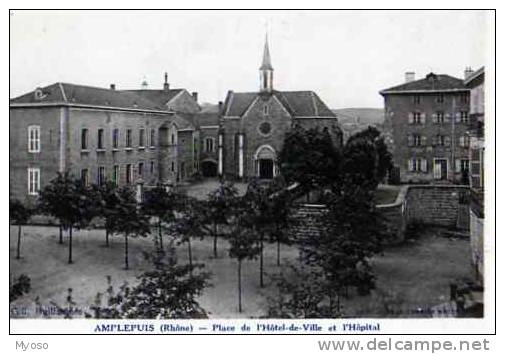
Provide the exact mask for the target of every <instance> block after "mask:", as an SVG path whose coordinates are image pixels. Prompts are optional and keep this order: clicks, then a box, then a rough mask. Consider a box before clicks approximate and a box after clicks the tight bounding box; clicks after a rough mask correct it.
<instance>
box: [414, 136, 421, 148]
mask: <svg viewBox="0 0 505 354" xmlns="http://www.w3.org/2000/svg"><path fill="white" fill-rule="evenodd" d="M413 140H414V141H413V143H414V146H421V144H422V142H421V135H418V134H414V135H413Z"/></svg>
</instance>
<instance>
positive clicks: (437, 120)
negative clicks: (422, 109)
mask: <svg viewBox="0 0 505 354" xmlns="http://www.w3.org/2000/svg"><path fill="white" fill-rule="evenodd" d="M433 122H434V123H437V124H442V123H444V112H437V113H435V116H434V119H433Z"/></svg>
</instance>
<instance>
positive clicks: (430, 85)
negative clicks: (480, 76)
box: [380, 73, 467, 95]
mask: <svg viewBox="0 0 505 354" xmlns="http://www.w3.org/2000/svg"><path fill="white" fill-rule="evenodd" d="M466 89H467V88H466V87H465V84H464V82H463V80H461V79H457V78H455V77H452V76H449V75H445V74H441V75H437V74H434V73H429V74H428V75H426V77H425V78H424V79H420V80H415V81H411V82H407V83H404V84H401V85H397V86H393V87H390V88H388V89H384V90H382V91H380V94H382V95H383V94H389V93H408V92H420V91H421V92H426V91H432V92H437V91H457V90H466Z"/></svg>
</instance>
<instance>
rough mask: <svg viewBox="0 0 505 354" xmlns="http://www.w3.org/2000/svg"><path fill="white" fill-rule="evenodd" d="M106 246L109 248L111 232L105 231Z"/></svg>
mask: <svg viewBox="0 0 505 354" xmlns="http://www.w3.org/2000/svg"><path fill="white" fill-rule="evenodd" d="M105 246H106V247H109V230H107V229H105Z"/></svg>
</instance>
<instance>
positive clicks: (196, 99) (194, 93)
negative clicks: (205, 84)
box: [191, 92, 198, 102]
mask: <svg viewBox="0 0 505 354" xmlns="http://www.w3.org/2000/svg"><path fill="white" fill-rule="evenodd" d="M191 95H192V96H193V99H194V100H195V101H196V102H198V92H191Z"/></svg>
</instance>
